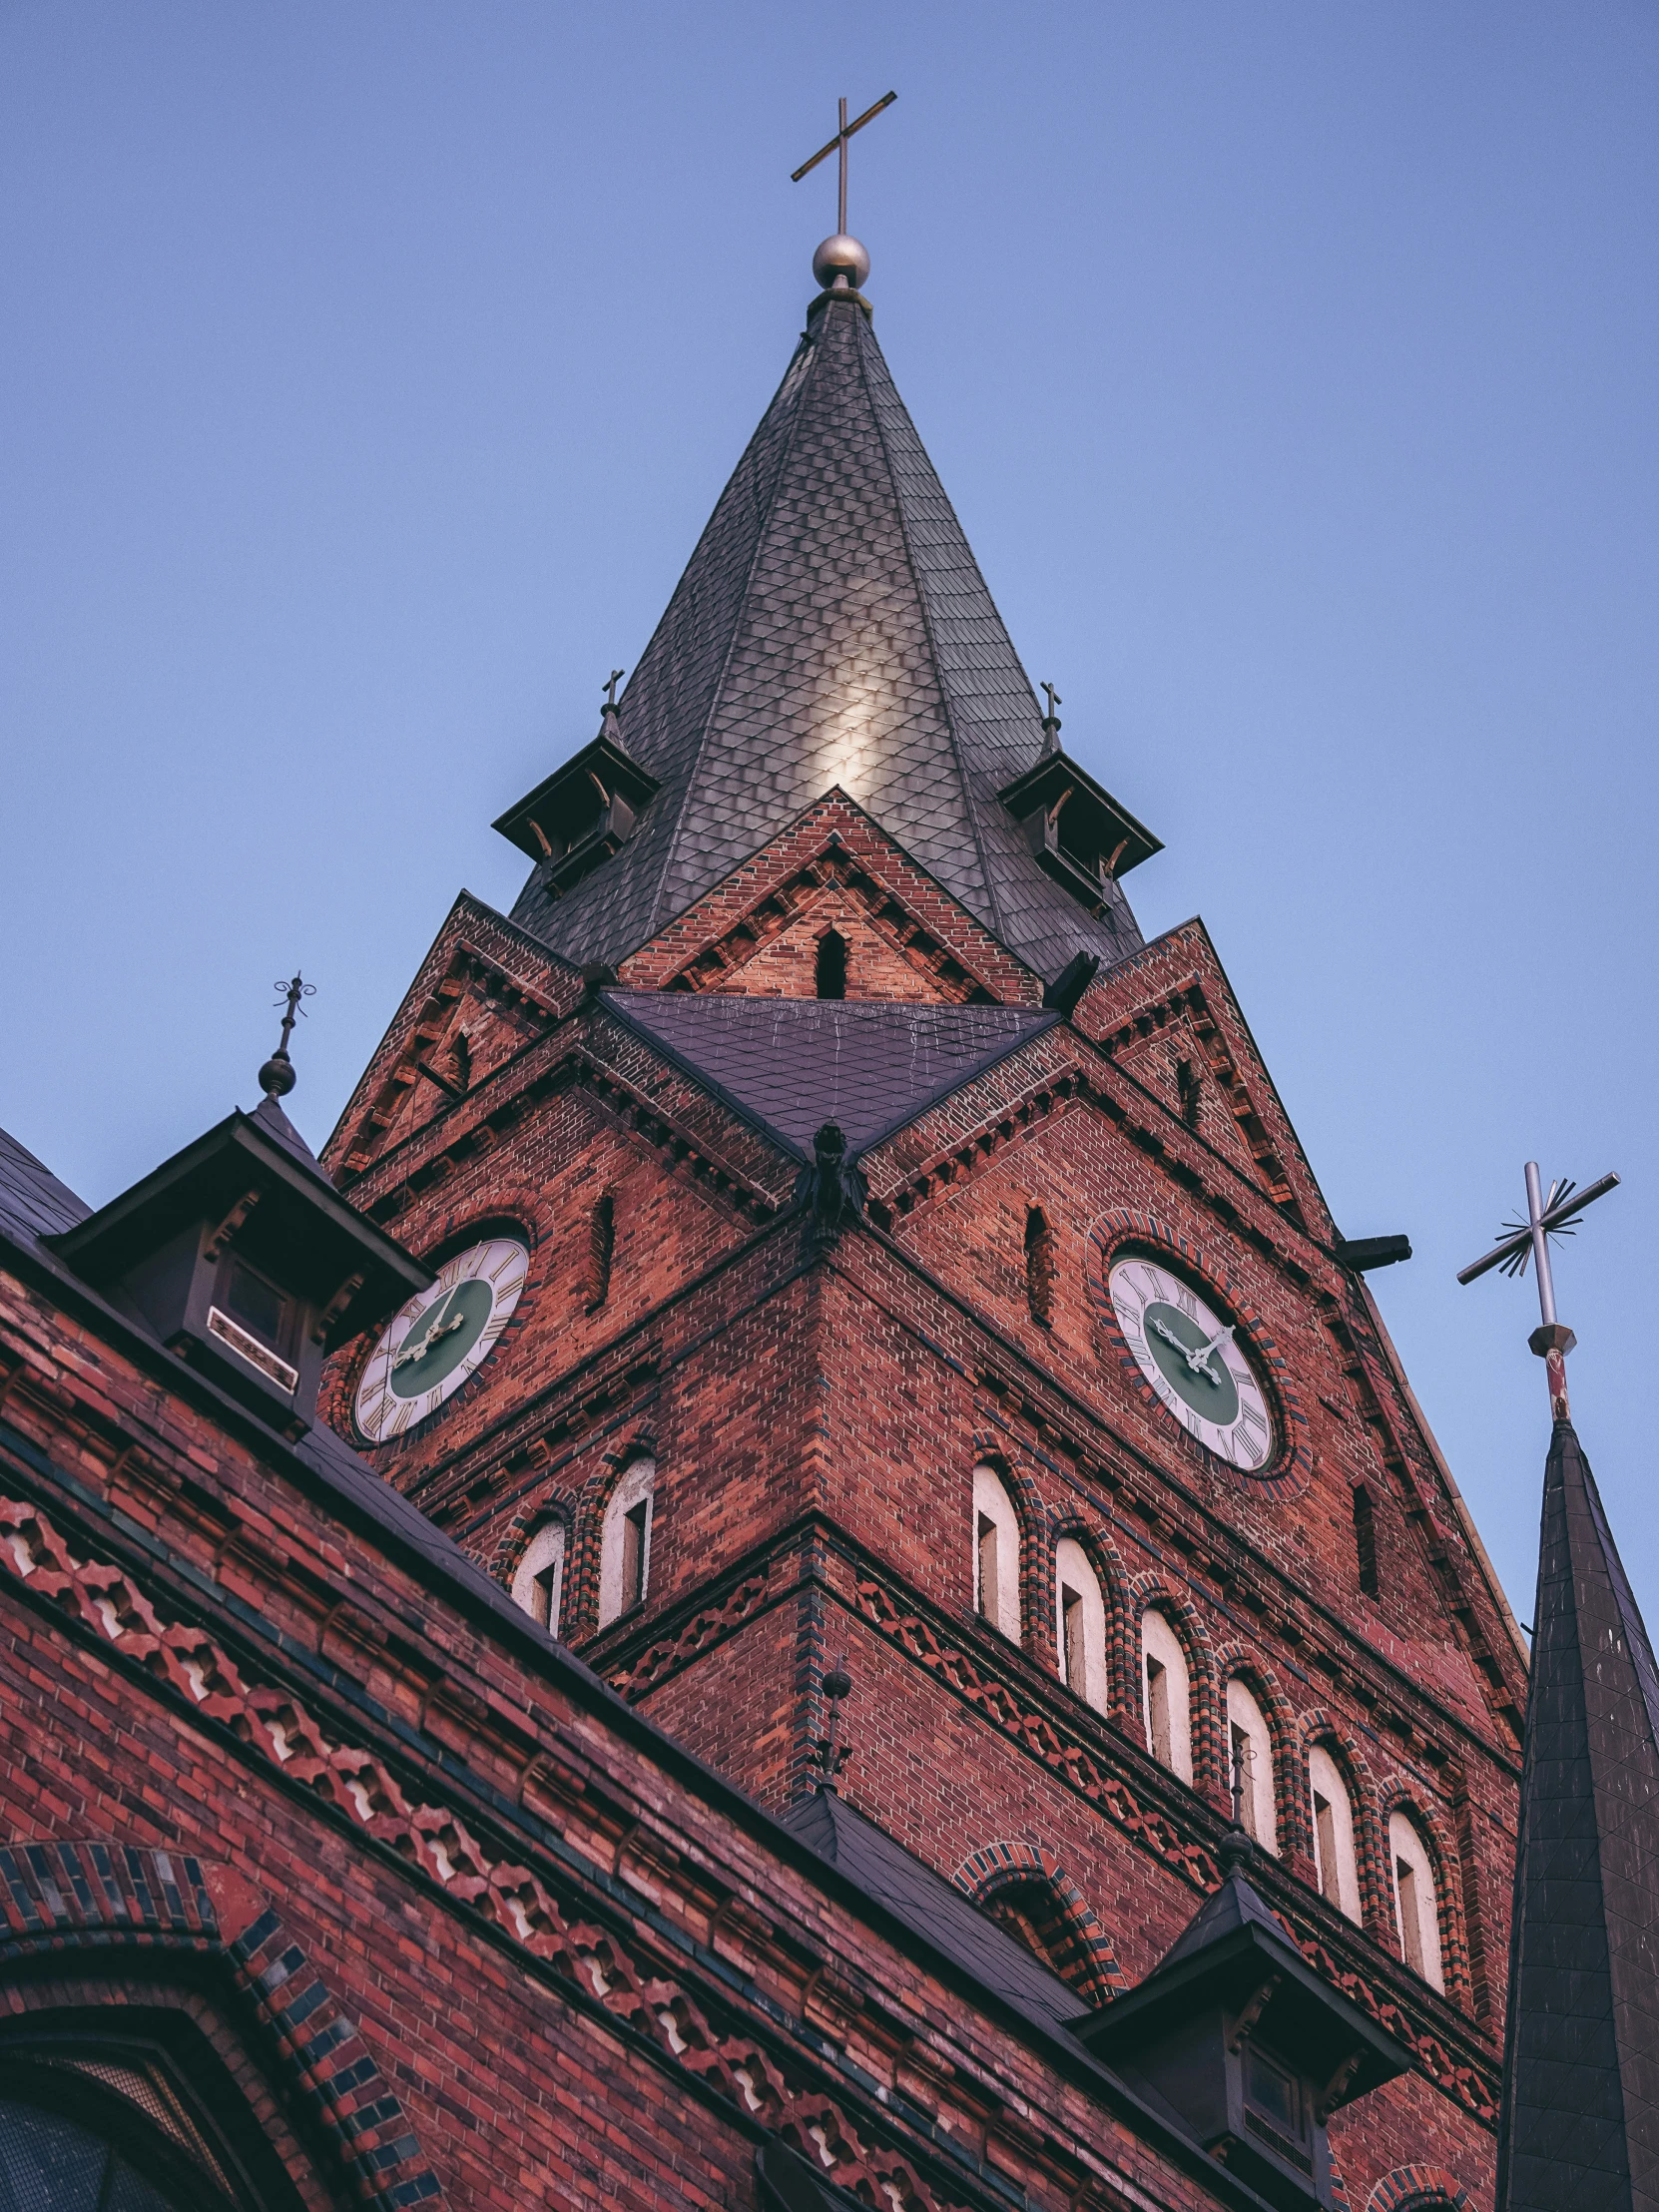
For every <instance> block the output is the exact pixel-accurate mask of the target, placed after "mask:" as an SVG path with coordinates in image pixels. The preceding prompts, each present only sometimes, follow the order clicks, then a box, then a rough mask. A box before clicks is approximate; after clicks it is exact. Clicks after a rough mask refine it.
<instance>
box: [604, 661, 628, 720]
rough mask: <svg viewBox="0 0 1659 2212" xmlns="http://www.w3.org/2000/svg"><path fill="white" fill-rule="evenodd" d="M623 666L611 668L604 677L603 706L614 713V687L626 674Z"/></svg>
mask: <svg viewBox="0 0 1659 2212" xmlns="http://www.w3.org/2000/svg"><path fill="white" fill-rule="evenodd" d="M627 673H628V671H627V670H626V669H625V668H613V669H612V671H611V673H610V675H609V676H607V677H606V679H605V706H606V709H607V711H608V712H609V713H611V714H613V715H614V714H615V713H616V688H617V686H618V684H620V683H621V682H622V679H623V678H624V677H625V676H626V675H627Z"/></svg>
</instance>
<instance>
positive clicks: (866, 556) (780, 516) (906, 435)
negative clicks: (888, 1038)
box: [514, 304, 1141, 976]
mask: <svg viewBox="0 0 1659 2212" xmlns="http://www.w3.org/2000/svg"><path fill="white" fill-rule="evenodd" d="M621 719H622V729H623V736H624V742H625V743H626V745H627V747H628V750H629V751H630V753H632V754H633V755H634V756H635V758H636V759H637V760H639V761H640V763H641V764H642V765H643V766H644V767H646V768H647V769H649V770H650V772H651V773H652V775H653V776H655V777H656V778H657V779H658V780H659V782H660V784H661V787H662V788H661V790H660V792H659V794H658V796H657V797H656V798H655V799H654V800H653V801H652V802H651V804H650V805H649V806H648V807H647V808H646V810H645V813H644V815H643V816H642V818H641V822H640V826H639V829H638V830H637V831H636V833H635V835H634V836H633V838H632V839H631V840H630V841H629V842H628V843H627V844H626V845H625V846H624V847H623V848H622V850H621V851H620V852H619V853H618V854H617V855H616V856H615V858H613V859H611V860H609V861H607V862H606V863H605V864H604V865H603V866H601V867H599V868H596V869H595V870H594V872H593V873H592V874H591V875H589V876H587V877H585V878H584V879H583V880H582V881H581V882H580V883H578V884H576V885H575V886H574V887H573V888H572V889H571V890H570V891H568V892H567V893H566V894H565V895H564V896H563V897H562V898H559V899H557V900H554V899H550V898H549V897H548V896H547V895H546V893H545V891H544V890H543V889H542V887H541V885H540V882H539V880H538V878H537V877H535V876H532V878H531V880H530V882H529V883H528V884H527V885H526V887H525V889H524V891H523V893H522V895H521V896H520V898H519V901H518V904H517V906H516V907H515V908H514V918H515V919H516V920H517V921H519V922H520V923H522V924H523V925H524V926H525V927H527V928H529V929H531V930H533V931H535V932H536V933H537V934H539V935H540V936H542V937H543V938H544V939H545V941H546V942H548V943H549V944H551V945H553V946H554V947H555V948H556V949H558V950H559V951H561V952H564V953H566V954H567V955H569V956H570V957H573V958H575V959H579V960H587V959H593V960H606V961H609V962H611V963H612V964H615V963H617V962H619V961H620V960H622V959H623V958H624V957H626V955H627V954H628V953H630V952H632V951H634V950H636V949H637V948H638V947H639V946H640V945H641V944H643V943H645V942H647V941H648V940H649V938H650V937H652V936H653V935H654V934H655V933H656V931H657V930H658V929H660V928H662V927H663V926H664V924H666V923H667V922H668V921H670V920H672V919H673V917H674V916H675V915H676V914H677V913H680V912H682V911H684V909H685V908H686V907H687V906H689V905H691V904H693V903H694V902H695V901H696V900H697V899H699V898H701V897H702V896H703V895H704V894H705V893H706V892H708V891H709V890H711V889H713V887H714V886H715V885H716V884H717V883H719V882H720V881H722V880H723V879H724V877H726V876H727V875H728V874H730V872H731V871H732V870H733V868H735V867H736V866H738V865H739V864H740V863H741V862H742V861H743V860H745V859H747V858H748V857H749V856H750V854H751V853H753V852H755V851H757V850H758V849H760V848H761V847H762V846H764V845H765V844H767V843H768V842H769V841H770V840H771V839H772V838H773V837H774V836H776V835H777V834H778V833H779V832H780V831H781V830H784V829H785V828H786V827H787V825H788V824H789V823H790V822H791V821H793V820H794V819H795V817H796V816H797V815H799V814H800V813H801V812H802V811H803V810H804V809H805V808H807V807H809V806H811V805H812V804H813V803H814V802H815V801H817V800H819V799H821V798H822V797H823V796H824V794H825V793H826V792H827V791H828V790H829V789H830V787H831V786H832V785H836V784H838V785H839V786H840V787H841V789H842V790H844V791H845V792H846V794H847V796H848V797H849V798H850V799H852V800H854V801H855V802H856V803H857V804H858V805H859V806H860V807H862V808H863V809H864V811H865V812H866V813H867V814H868V815H869V816H870V817H871V818H872V819H873V820H874V821H875V822H876V823H878V824H879V825H880V826H881V828H882V829H883V830H886V831H887V832H888V834H889V835H890V836H892V837H893V838H894V839H895V840H896V842H897V843H899V844H900V845H901V846H902V847H903V848H904V849H905V850H906V851H907V852H908V853H909V854H910V856H911V857H912V858H913V859H914V860H916V861H917V862H919V864H920V865H921V866H922V867H923V868H925V869H926V870H927V871H928V872H929V873H930V874H931V875H932V876H933V877H934V878H935V879H936V880H937V881H938V882H939V883H940V884H941V885H942V886H943V887H944V888H945V889H946V890H947V891H948V892H949V893H950V894H951V895H952V896H953V897H954V898H956V899H957V900H959V901H960V903H961V904H962V905H963V906H965V907H966V908H967V909H968V911H969V912H970V913H972V914H973V915H975V916H976V917H977V918H978V920H979V921H981V922H982V923H983V924H984V925H985V927H986V928H988V929H989V930H990V931H991V932H992V934H993V935H994V936H996V937H997V938H998V939H999V941H1000V942H1002V943H1003V944H1004V945H1006V946H1007V948H1008V949H1009V950H1010V951H1012V952H1013V953H1015V954H1016V955H1017V956H1018V957H1019V958H1020V959H1022V960H1024V961H1026V962H1027V964H1028V965H1030V966H1031V967H1033V968H1035V969H1036V970H1037V971H1038V972H1039V973H1040V974H1043V975H1050V976H1051V975H1054V974H1057V973H1058V972H1059V970H1060V969H1061V968H1063V967H1064V966H1065V964H1066V962H1067V961H1068V960H1070V959H1071V957H1072V956H1073V954H1074V953H1076V952H1077V951H1078V950H1079V949H1084V948H1086V949H1088V950H1090V951H1093V952H1096V953H1098V954H1100V955H1101V956H1102V957H1103V958H1104V959H1105V960H1106V961H1107V962H1108V963H1110V962H1112V961H1115V960H1118V959H1122V958H1124V957H1125V956H1126V955H1127V954H1129V953H1131V952H1133V951H1136V950H1138V949H1139V946H1140V943H1141V937H1140V932H1139V931H1138V929H1137V928H1136V926H1135V922H1134V918H1133V916H1132V915H1131V913H1130V911H1129V908H1128V905H1127V904H1126V902H1125V901H1124V899H1123V894H1122V892H1121V891H1114V893H1113V898H1112V904H1111V906H1110V907H1109V909H1108V910H1107V912H1106V913H1105V915H1104V916H1103V917H1100V918H1096V917H1094V916H1092V915H1090V914H1089V913H1088V912H1087V911H1086V910H1085V909H1084V908H1083V907H1082V906H1080V905H1079V904H1078V903H1077V902H1076V901H1075V900H1074V899H1073V898H1072V897H1071V896H1070V895H1069V894H1068V893H1067V892H1066V891H1065V890H1063V889H1062V888H1061V887H1060V886H1059V885H1058V884H1057V883H1055V882H1053V881H1052V880H1051V879H1050V878H1049V877H1048V876H1047V875H1045V874H1044V873H1043V872H1042V870H1041V869H1040V868H1039V867H1038V866H1037V864H1036V862H1035V861H1034V860H1033V859H1032V857H1031V855H1030V852H1029V851H1028V850H1027V848H1026V846H1025V843H1024V841H1023V838H1022V837H1021V834H1020V831H1019V829H1018V826H1017V825H1016V824H1015V823H1014V822H1013V821H1012V820H1011V819H1010V817H1009V816H1008V814H1007V813H1006V811H1005V810H1004V809H1003V807H1002V806H1001V804H1000V802H999V801H998V800H997V797H996V794H997V792H998V791H999V790H1000V789H1001V788H1002V786H1003V785H1005V784H1007V783H1009V782H1011V781H1012V780H1013V778H1014V777H1015V776H1017V775H1018V774H1019V773H1020V772H1021V771H1022V770H1023V769H1026V768H1029V767H1030V766H1031V764H1032V763H1033V762H1034V761H1035V760H1036V759H1037V757H1038V754H1039V752H1040V750H1041V747H1042V742H1043V741H1042V730H1041V724H1040V720H1039V716H1038V710H1037V703H1036V700H1035V698H1034V697H1033V695H1032V691H1031V686H1030V683H1029V681H1028V679H1027V677H1026V675H1025V671H1024V669H1023V668H1022V667H1021V666H1020V662H1019V658H1018V655H1017V654H1016V653H1015V651H1014V648H1013V645H1012V642H1011V641H1010V639H1009V637H1008V634H1007V631H1006V630H1005V629H1004V627H1003V625H1002V620H1001V617H1000V616H999V615H998V614H997V611H996V608H995V606H994V604H993V603H992V600H991V597H990V594H989V592H988V591H987V590H986V588H985V583H984V579H983V578H982V577H981V575H980V573H979V569H978V565H977V563H976V562H975V561H974V558H973V555H972V553H971V551H970V550H969V548H968V544H967V540H966V538H965V537H964V536H963V534H962V529H961V525H960V524H959V523H958V521H957V519H956V516H955V514H954V512H953V510H952V508H951V506H950V502H949V500H948V499H947V498H946V497H945V494H944V491H943V488H942V487H941V485H940V484H939V481H938V478H937V476H936V475H935V474H934V472H933V467H932V463H931V462H930V461H929V460H928V458H927V455H926V452H925V451H924V450H923V447H922V444H921V440H920V439H919V438H918V437H917V435H916V432H915V427H914V425H913V424H912V423H911V421H910V418H909V416H908V414H907V413H906V412H905V410H904V405H903V402H902V401H901V400H900V398H899V396H898V393H897V391H896V390H895V388H894V386H893V382H892V378H891V375H890V374H889V372H888V369H887V365H886V362H885V361H884V360H883V358H882V356H881V350H880V347H879V346H878V345H877V344H876V341H875V336H874V332H873V329H872V328H871V325H870V322H869V318H868V317H867V315H865V314H864V312H863V311H862V310H861V309H860V308H859V307H858V306H856V305H855V304H852V305H836V306H828V307H826V308H825V309H824V310H823V312H821V313H819V314H817V315H816V316H815V317H814V318H813V329H812V331H811V334H810V335H809V336H808V337H806V338H804V339H803V340H802V343H801V345H800V347H799V349H798V350H797V352H796V355H795V357H794V359H793V360H792V361H791V363H790V366H789V369H788V372H787V373H786V375H785V377H784V381H783V384H782V385H781V386H780V388H779V390H778V393H777V395H776V397H775V398H774V399H773V402H772V404H771V406H770V407H769V408H768V409H767V412H766V415H765V416H764V417H763V419H762V422H761V425H760V428H759V429H758V430H757V431H756V433H755V435H754V437H753V438H752V439H751V441H750V444H749V448H748V450H747V451H746V452H745V454H744V456H743V458H742V459H741V460H740V462H739V463H738V467H737V469H736V471H735V473H734V474H733V477H732V479H731V481H730V483H728V485H727V487H726V489H725V491H724V492H723V493H722V494H721V497H720V500H719V502H718V503H717V505H716V508H715V512H714V515H713V516H712V518H711V519H710V522H709V525H708V527H707V529H706V530H705V531H704V533H703V536H702V538H701V540H700V541H699V543H698V546H697V549H696V551H695V552H694V553H693V555H692V558H691V561H690V563H689V565H688V567H687V569H686V572H685V574H684V575H683V576H682V578H681V580H680V583H679V585H678V587H677V588H676V590H675V593H674V596H673V598H672V599H671V600H670V602H669V606H668V610H667V612H666V613H665V614H664V616H663V619H662V621H661V622H660V623H659V624H658V626H657V630H656V633H655V635H654V636H653V637H652V639H651V642H650V644H649V645H648V646H647V648H646V651H645V653H644V655H643V657H642V658H641V660H640V663H639V666H638V667H637V668H636V669H635V670H634V673H633V675H632V677H631V678H630V680H629V683H628V688H627V690H626V692H625V693H624V695H623V701H622V715H621Z"/></svg>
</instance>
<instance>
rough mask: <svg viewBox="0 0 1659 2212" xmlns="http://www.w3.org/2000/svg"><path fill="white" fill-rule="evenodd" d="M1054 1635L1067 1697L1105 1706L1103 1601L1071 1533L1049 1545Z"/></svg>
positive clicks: (1087, 1561)
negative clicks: (1052, 1569)
mask: <svg viewBox="0 0 1659 2212" xmlns="http://www.w3.org/2000/svg"><path fill="white" fill-rule="evenodd" d="M1054 1601H1055V1605H1054V1634H1055V1643H1056V1649H1057V1654H1058V1657H1059V1661H1060V1676H1061V1679H1062V1681H1063V1682H1064V1683H1065V1686H1066V1688H1067V1689H1068V1690H1069V1691H1070V1692H1071V1693H1072V1695H1073V1697H1080V1698H1082V1699H1083V1700H1084V1702H1085V1703H1086V1704H1088V1705H1092V1706H1093V1707H1094V1709H1095V1711H1096V1712H1097V1713H1104V1712H1105V1711H1106V1708H1107V1704H1108V1698H1107V1678H1106V1599H1105V1595H1104V1593H1103V1592H1102V1590H1101V1587H1100V1577H1099V1575H1097V1574H1096V1573H1095V1571H1094V1567H1093V1564H1092V1563H1091V1561H1090V1559H1089V1555H1088V1553H1087V1552H1086V1551H1085V1550H1084V1549H1083V1546H1082V1545H1081V1544H1080V1543H1079V1542H1078V1541H1077V1538H1076V1537H1075V1536H1062V1537H1061V1538H1060V1540H1059V1542H1058V1543H1057V1544H1056V1545H1055V1547H1054Z"/></svg>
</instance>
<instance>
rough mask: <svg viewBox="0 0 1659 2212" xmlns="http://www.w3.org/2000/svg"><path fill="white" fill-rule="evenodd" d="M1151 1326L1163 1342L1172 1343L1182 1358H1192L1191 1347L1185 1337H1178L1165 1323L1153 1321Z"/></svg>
mask: <svg viewBox="0 0 1659 2212" xmlns="http://www.w3.org/2000/svg"><path fill="white" fill-rule="evenodd" d="M1152 1326H1153V1328H1154V1329H1156V1330H1157V1332H1158V1334H1159V1336H1160V1337H1162V1338H1163V1340H1164V1342H1165V1344H1167V1345H1174V1347H1175V1349H1176V1351H1177V1352H1179V1353H1180V1354H1181V1356H1182V1358H1183V1359H1184V1360H1190V1359H1191V1358H1192V1356H1193V1348H1192V1346H1191V1345H1190V1344H1188V1342H1187V1340H1186V1338H1185V1337H1178V1336H1177V1335H1176V1334H1175V1331H1174V1330H1173V1329H1171V1328H1170V1327H1169V1326H1168V1325H1167V1323H1164V1322H1161V1321H1155V1322H1154V1323H1153V1324H1152Z"/></svg>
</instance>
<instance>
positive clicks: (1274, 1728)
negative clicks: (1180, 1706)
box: [1215, 1643, 1308, 1864]
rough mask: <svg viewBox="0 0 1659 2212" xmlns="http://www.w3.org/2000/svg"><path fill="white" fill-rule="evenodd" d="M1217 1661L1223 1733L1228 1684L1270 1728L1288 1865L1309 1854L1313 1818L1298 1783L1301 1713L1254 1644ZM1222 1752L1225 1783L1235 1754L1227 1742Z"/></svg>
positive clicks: (1231, 1647)
mask: <svg viewBox="0 0 1659 2212" xmlns="http://www.w3.org/2000/svg"><path fill="white" fill-rule="evenodd" d="M1215 1660H1216V1710H1217V1715H1218V1720H1219V1723H1220V1725H1221V1727H1222V1728H1223V1729H1225V1727H1226V1723H1227V1685H1228V1684H1229V1682H1242V1683H1243V1684H1244V1685H1245V1687H1246V1689H1247V1690H1249V1691H1250V1693H1251V1695H1252V1696H1253V1697H1254V1698H1255V1700H1256V1702H1257V1704H1258V1705H1259V1706H1260V1707H1261V1708H1262V1715H1263V1718H1264V1719H1265V1720H1266V1722H1267V1724H1268V1735H1269V1738H1270V1739H1271V1741H1272V1744H1273V1802H1274V1815H1275V1819H1276V1821H1277V1823H1278V1828H1279V1857H1280V1861H1281V1863H1282V1864H1283V1863H1285V1862H1287V1861H1288V1860H1289V1859H1290V1858H1291V1856H1292V1854H1293V1853H1295V1852H1298V1851H1301V1850H1304V1849H1306V1844H1307V1837H1306V1833H1305V1832H1306V1830H1307V1826H1308V1817H1307V1814H1306V1812H1305V1811H1304V1810H1303V1808H1302V1801H1301V1794H1300V1785H1299V1783H1298V1779H1297V1775H1298V1760H1297V1748H1298V1739H1297V1719H1296V1708H1295V1707H1294V1706H1293V1705H1292V1703H1291V1701H1290V1699H1289V1698H1288V1697H1287V1696H1286V1695H1285V1692H1284V1690H1283V1688H1282V1687H1281V1685H1280V1681H1279V1677H1278V1675H1277V1674H1276V1673H1275V1671H1274V1669H1273V1668H1272V1667H1270V1666H1269V1665H1268V1663H1267V1661H1266V1660H1265V1659H1263V1657H1262V1655H1261V1654H1260V1652H1258V1651H1256V1650H1255V1649H1253V1647H1252V1646H1251V1645H1249V1644H1241V1643H1231V1644H1223V1645H1222V1646H1220V1647H1219V1649H1218V1650H1217V1652H1216V1655H1215ZM1220 1749H1221V1765H1220V1779H1221V1781H1222V1782H1223V1783H1224V1784H1225V1783H1226V1782H1227V1780H1228V1765H1229V1760H1230V1757H1231V1753H1230V1749H1229V1747H1228V1745H1227V1744H1226V1743H1225V1742H1224V1743H1223V1744H1222V1746H1221V1747H1220Z"/></svg>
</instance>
